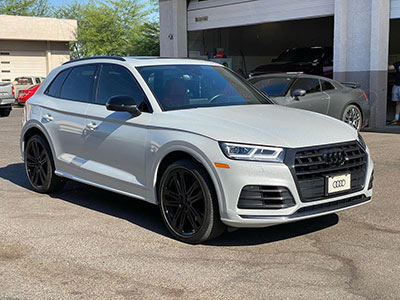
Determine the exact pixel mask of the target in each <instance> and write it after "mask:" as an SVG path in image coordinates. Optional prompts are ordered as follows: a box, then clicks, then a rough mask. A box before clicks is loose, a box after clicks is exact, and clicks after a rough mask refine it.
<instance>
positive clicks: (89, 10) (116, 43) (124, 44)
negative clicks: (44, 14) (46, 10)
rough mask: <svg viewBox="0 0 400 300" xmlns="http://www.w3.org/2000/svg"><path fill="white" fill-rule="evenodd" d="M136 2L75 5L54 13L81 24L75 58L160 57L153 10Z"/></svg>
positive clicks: (113, 0)
mask: <svg viewBox="0 0 400 300" xmlns="http://www.w3.org/2000/svg"><path fill="white" fill-rule="evenodd" d="M148 4H149V3H143V2H139V1H135V0H104V1H102V2H95V1H93V0H92V1H90V2H88V3H87V4H81V3H79V2H77V1H76V2H75V3H73V4H71V5H68V6H64V7H61V8H60V9H59V10H58V11H56V12H55V16H56V17H59V18H69V19H76V20H77V21H78V41H77V42H75V43H72V44H71V56H72V57H73V58H78V57H85V56H93V55H121V56H131V55H158V54H159V28H158V23H156V22H151V21H150V20H149V19H150V15H151V13H152V12H153V9H154V7H153V6H149V5H148Z"/></svg>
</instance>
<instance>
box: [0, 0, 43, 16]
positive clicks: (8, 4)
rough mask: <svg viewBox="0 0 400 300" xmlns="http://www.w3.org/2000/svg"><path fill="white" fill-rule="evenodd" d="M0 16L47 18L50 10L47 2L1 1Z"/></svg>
mask: <svg viewBox="0 0 400 300" xmlns="http://www.w3.org/2000/svg"><path fill="white" fill-rule="evenodd" d="M0 14H1V15H15V16H39V17H48V16H50V15H51V10H50V6H49V4H48V2H47V0H1V1H0Z"/></svg>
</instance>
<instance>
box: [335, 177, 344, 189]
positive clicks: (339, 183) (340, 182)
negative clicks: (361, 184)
mask: <svg viewBox="0 0 400 300" xmlns="http://www.w3.org/2000/svg"><path fill="white" fill-rule="evenodd" d="M345 185H346V179H341V180H335V181H334V182H332V186H333V187H334V188H340V187H344V186H345Z"/></svg>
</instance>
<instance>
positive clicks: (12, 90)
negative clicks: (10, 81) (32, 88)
mask: <svg viewBox="0 0 400 300" xmlns="http://www.w3.org/2000/svg"><path fill="white" fill-rule="evenodd" d="M11 93H12V94H13V96H15V91H14V86H12V87H11Z"/></svg>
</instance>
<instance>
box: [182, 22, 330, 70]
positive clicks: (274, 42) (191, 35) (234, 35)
mask: <svg viewBox="0 0 400 300" xmlns="http://www.w3.org/2000/svg"><path fill="white" fill-rule="evenodd" d="M333 27H334V20H333V17H323V18H313V19H307V20H295V21H285V22H272V23H265V24H259V25H249V26H239V27H230V28H218V29H209V30H198V31H189V32H188V50H189V57H193V58H201V59H211V60H213V58H214V57H215V56H217V57H219V56H226V59H222V60H218V59H217V61H220V62H223V63H226V64H227V65H228V66H229V67H231V68H232V69H233V70H234V71H236V72H239V73H241V74H242V75H243V76H244V77H247V76H248V75H249V74H250V73H251V72H252V71H253V70H255V69H256V68H257V67H259V66H261V65H265V64H271V63H274V62H273V60H274V59H276V58H277V57H278V56H279V55H280V54H281V53H282V52H284V51H285V50H286V49H289V48H312V47H326V48H330V49H332V48H331V47H332V46H333ZM330 55H331V56H330V57H326V58H327V60H328V61H327V66H324V67H326V68H330V70H331V72H332V67H333V61H332V55H333V53H332V50H331V52H330ZM314 60H315V59H311V60H310V61H309V63H311V64H313V63H316V61H314ZM329 64H330V66H329ZM276 71H277V72H279V71H281V72H285V71H299V69H293V70H291V69H287V68H282V69H281V70H278V69H277V70H276Z"/></svg>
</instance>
